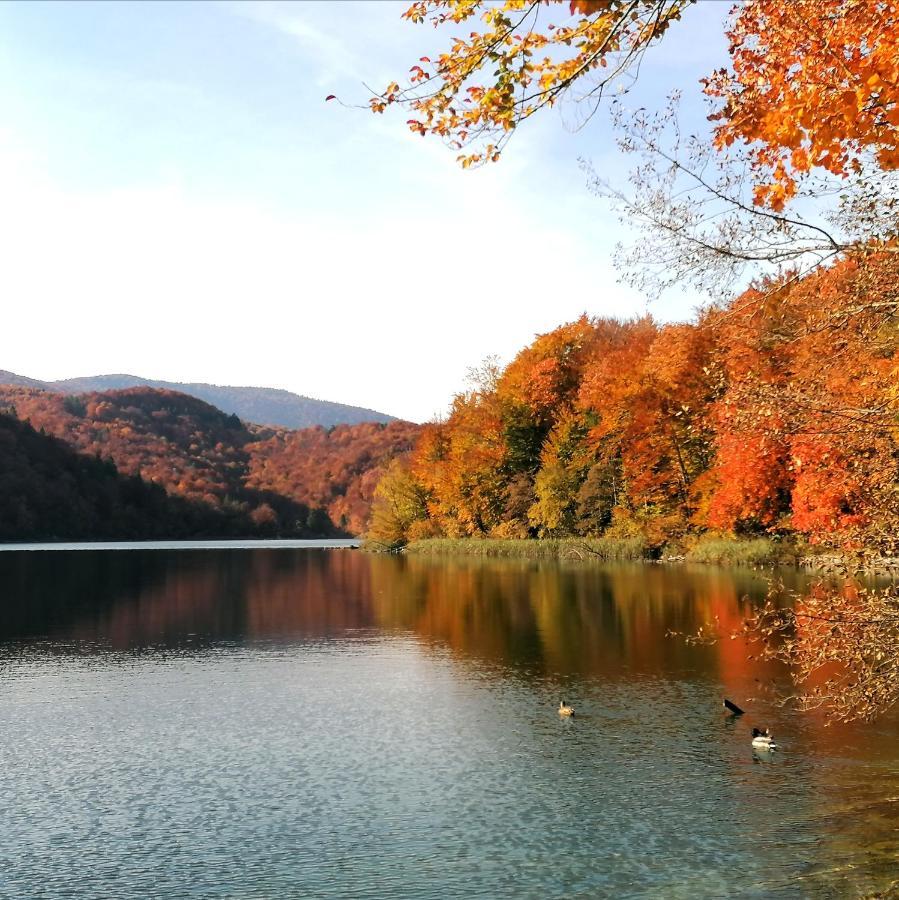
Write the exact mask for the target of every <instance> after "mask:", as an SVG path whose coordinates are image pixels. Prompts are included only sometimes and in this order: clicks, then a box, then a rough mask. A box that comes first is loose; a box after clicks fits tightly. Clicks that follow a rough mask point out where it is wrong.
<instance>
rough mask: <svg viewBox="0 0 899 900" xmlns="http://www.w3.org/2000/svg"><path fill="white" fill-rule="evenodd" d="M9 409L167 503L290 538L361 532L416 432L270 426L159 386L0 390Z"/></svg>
mask: <svg viewBox="0 0 899 900" xmlns="http://www.w3.org/2000/svg"><path fill="white" fill-rule="evenodd" d="M3 410H5V411H7V412H10V413H13V414H15V415H16V416H17V417H18V418H20V419H22V420H25V421H28V422H29V423H30V424H31V425H33V426H34V427H35V428H38V429H42V430H44V431H45V432H46V433H48V434H51V435H53V436H55V437H57V438H59V439H61V440H63V441H65V442H66V443H67V444H68V445H69V446H70V447H71V448H72V449H74V450H76V451H78V452H80V453H82V454H86V455H90V456H97V457H100V458H101V459H107V460H111V461H112V462H113V463H114V464H115V466H116V467H117V469H118V470H119V471H121V472H123V473H124V474H126V475H137V476H141V477H142V478H143V479H145V480H147V481H149V482H152V483H154V484H158V485H160V486H161V487H162V488H164V489H165V491H166V492H167V493H168V494H169V495H170V496H177V497H183V498H185V499H187V500H190V501H193V502H199V503H203V504H205V505H206V506H208V507H210V508H212V509H215V510H219V511H222V512H227V511H237V512H240V513H242V514H246V515H249V516H250V517H251V519H252V521H253V522H254V523H255V525H256V526H258V527H264V528H267V529H268V530H269V531H270V532H272V533H277V534H282V535H285V536H286V535H288V534H295V533H296V532H297V531H298V530H301V531H304V532H307V533H313V534H316V535H327V534H341V533H343V534H346V533H350V534H353V533H359V532H360V531H361V530H362V528H363V527H364V525H365V522H366V520H367V518H368V512H369V509H370V505H371V500H372V497H373V492H374V487H375V485H376V483H377V481H378V479H379V477H380V475H381V473H382V471H383V469H384V467H385V466H386V464H387V462H388V461H389V460H390V459H392V458H393V457H394V456H395V455H397V454H401V453H404V452H406V451H408V449H409V448H410V447H411V446H412V443H413V441H414V439H415V436H416V435H417V433H418V426H416V425H410V424H409V423H407V422H391V423H389V424H386V425H381V424H378V423H363V424H360V425H343V426H338V427H337V428H334V429H331V430H330V431H327V430H325V429H323V428H312V429H304V430H302V431H287V430H284V429H272V428H264V427H261V426H258V425H252V424H245V423H243V422H241V420H240V419H239V418H238V417H237V416H236V415H234V414H230V415H229V414H226V413H224V412H223V411H222V410H219V409H217V408H215V407H214V406H212V405H210V404H208V403H206V402H204V401H202V400H199V399H197V398H195V397H190V396H188V395H186V394H181V393H177V392H175V391H168V390H160V389H155V388H129V389H126V390H119V391H106V392H94V393H88V394H82V395H64V394H61V393H58V392H54V391H47V390H39V389H37V388H33V387H13V386H0V411H3Z"/></svg>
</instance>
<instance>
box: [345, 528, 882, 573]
mask: <svg viewBox="0 0 899 900" xmlns="http://www.w3.org/2000/svg"><path fill="white" fill-rule="evenodd" d="M361 549H363V550H365V551H367V552H371V553H379V552H380V553H383V552H390V553H404V554H410V555H416V556H468V557H481V558H492V559H534V560H538V559H543V560H547V559H552V560H571V561H589V560H596V561H598V562H624V561H631V562H651V563H657V564H661V563H704V564H711V565H719V566H725V567H741V566H742V567H751V568H774V567H780V566H786V567H790V568H795V569H803V570H806V571H811V572H818V573H820V574H847V573H849V574H851V573H854V572H859V573H865V574H868V575H882V576H884V577H893V578H896V577H899V558H893V557H877V558H867V559H866V558H864V557H861V556H859V557H851V556H847V555H842V554H836V553H832V552H831V553H821V554H810V553H808V551H807V549H806V548H804V547H803V548H801V549H800V548H798V547H797V546H796V545H795V544H792V543H790V542H787V541H777V540H774V539H772V538H735V539H734V538H716V537H706V538H700V539H699V540H698V541H697V542H696V544H695V545H694V546H693V547H691V548H690V549H688V550H686V551H685V552H668V551H666V549H665V548H662V549H661V550H659V548H655V547H652V546H650V545H649V544H648V543H647V542H645V541H643V540H642V539H640V538H608V537H599V538H530V539H500V538H426V539H422V540H417V541H410V542H409V543H408V544H406V545H404V546H400V547H387V546H386V545H383V544H377V543H375V542H370V541H366V542H363V543H362V547H361Z"/></svg>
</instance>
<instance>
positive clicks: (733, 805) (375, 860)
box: [0, 548, 899, 898]
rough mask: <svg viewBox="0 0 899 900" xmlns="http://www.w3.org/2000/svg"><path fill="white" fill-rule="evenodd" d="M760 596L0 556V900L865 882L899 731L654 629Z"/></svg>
mask: <svg viewBox="0 0 899 900" xmlns="http://www.w3.org/2000/svg"><path fill="white" fill-rule="evenodd" d="M765 590H766V584H765V581H764V579H763V578H762V577H761V576H759V575H756V574H754V573H745V572H744V573H739V572H738V573H728V572H724V571H719V570H715V569H712V568H691V567H684V566H660V565H615V566H600V565H595V564H580V565H578V564H561V565H560V564H552V563H545V562H541V563H534V562H517V561H483V560H471V561H468V560H461V561H460V560H455V561H445V560H428V559H416V558H405V557H399V558H397V557H385V556H371V555H367V554H364V553H361V552H359V551H354V550H349V549H327V550H325V549H321V550H311V549H285V548H279V549H244V550H234V549H229V550H211V549H205V550H181V551H178V552H173V551H169V550H154V551H148V550H131V551H128V552H109V551H85V552H79V553H71V552H55V553H40V552H9V553H0V678H2V681H0V734H2V735H3V739H2V743H0V747H2V757H0V822H2V827H0V896H3V897H10V898H23V897H48V898H56V897H90V898H107V897H108V898H126V897H234V898H255V897H260V898H261V897H265V898H273V897H346V898H363V897H378V898H381V897H428V898H430V897H433V898H444V897H533V898H552V897H572V898H575V897H578V898H581V897H582V898H593V897H615V898H624V897H665V898H668V897H671V898H679V897H683V898H696V897H728V896H738V897H765V898H767V897H791V898H792V897H824V898H828V897H858V896H864V895H865V894H867V893H870V892H873V891H876V890H882V889H884V888H885V887H886V886H888V885H889V884H891V883H892V881H893V880H894V879H899V856H897V850H899V746H897V742H896V734H897V727H896V726H897V721H896V719H895V718H890V719H887V720H884V721H881V722H880V723H878V724H877V725H874V726H852V727H850V726H832V727H830V728H826V727H825V726H824V721H823V719H822V718H820V717H818V716H816V715H800V714H795V713H791V712H790V711H789V710H788V709H786V708H782V707H780V706H778V705H777V704H776V702H775V689H778V688H780V689H783V688H784V687H785V686H786V685H787V683H788V682H787V681H786V673H784V672H783V671H780V670H778V669H776V668H772V667H771V666H770V665H764V666H763V665H761V664H758V663H755V662H753V661H751V660H747V650H746V648H745V647H744V646H742V645H741V644H740V643H739V642H737V641H726V642H724V643H723V644H720V645H717V646H714V647H708V646H697V647H691V646H688V645H685V644H684V643H683V642H682V641H680V640H678V639H674V638H671V637H666V632H667V631H669V630H670V629H679V630H691V629H694V628H696V627H698V626H699V625H700V624H701V623H702V622H704V621H707V620H708V619H710V618H712V617H714V616H716V615H717V616H718V617H719V618H720V619H721V621H722V622H723V623H725V625H727V624H728V623H732V624H734V625H736V624H737V622H738V621H739V620H740V617H741V616H742V615H743V614H744V613H745V612H746V611H747V610H748V609H749V605H750V603H751V602H752V601H753V599H758V598H760V597H761V596H763V595H764V593H765ZM724 696H728V697H731V698H733V699H734V700H737V701H738V702H740V703H741V705H745V706H746V708H747V709H748V710H749V712H748V713H747V715H746V716H745V717H743V718H742V719H740V720H736V721H735V720H733V719H731V718H729V717H727V716H725V715H724V714H723V711H722V709H721V701H722V698H723V697H724ZM560 698H565V699H567V700H569V701H570V702H571V703H572V704H573V705H574V706H575V707H576V708H577V712H578V716H577V718H575V719H574V720H562V719H560V718H559V716H558V715H557V714H556V712H555V707H556V706H557V705H558V702H559V699H560ZM757 723H760V724H767V725H770V726H771V728H772V730H773V731H774V733H775V735H776V736H777V738H778V741H779V743H781V745H782V747H783V750H782V752H781V753H780V754H776V755H774V756H773V758H771V759H762V758H760V757H758V756H756V755H754V754H753V752H752V749H751V747H750V729H751V727H752V725H753V724H757Z"/></svg>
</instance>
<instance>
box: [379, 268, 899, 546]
mask: <svg viewBox="0 0 899 900" xmlns="http://www.w3.org/2000/svg"><path fill="white" fill-rule="evenodd" d="M897 279H899V257H897V255H896V254H895V253H880V254H875V255H872V256H870V257H868V258H866V259H865V260H864V264H860V263H859V262H858V261H857V260H855V259H848V258H845V259H842V260H840V261H838V262H836V263H834V264H833V265H830V266H826V267H821V268H819V269H817V270H816V271H815V272H813V273H812V274H809V275H807V276H805V277H801V278H792V277H783V278H781V279H780V280H777V281H763V282H760V283H758V284H756V285H755V286H753V287H752V288H750V289H749V290H746V291H744V292H743V293H741V294H740V295H739V296H737V297H735V298H733V299H731V300H729V301H726V302H722V303H718V304H711V305H710V306H709V307H708V308H706V309H705V310H704V311H703V312H702V313H701V314H700V315H699V316H698V317H697V318H696V319H695V321H692V322H689V323H677V324H659V323H657V322H655V321H653V320H652V319H651V318H649V317H646V318H641V319H636V320H631V321H617V320H614V319H607V318H590V317H588V316H586V315H585V316H583V317H581V318H580V319H578V320H577V321H575V322H570V323H567V324H565V325H562V326H560V327H559V328H557V329H555V330H554V331H551V332H549V333H548V334H543V335H540V336H538V337H537V338H536V340H535V341H534V342H533V343H532V344H531V345H530V346H528V347H526V348H525V349H524V350H522V351H521V352H520V353H519V354H518V355H517V356H516V357H515V359H514V360H513V361H512V362H511V363H510V364H509V365H508V366H506V367H505V368H499V367H496V366H491V365H487V366H485V367H484V368H483V369H482V370H481V371H480V373H479V376H478V379H477V380H478V383H477V384H475V385H474V386H473V388H472V389H471V390H469V391H467V392H464V393H461V394H459V395H458V396H457V397H456V398H455V400H454V402H453V405H452V409H451V412H450V414H449V416H448V417H447V418H446V420H445V421H442V422H437V423H434V424H430V425H428V426H426V427H425V428H424V430H423V431H422V433H421V435H420V436H419V438H418V441H417V442H416V445H415V449H414V451H413V452H412V454H411V455H410V456H409V457H408V459H407V460H406V461H400V460H398V461H396V462H395V463H394V464H393V465H392V466H391V467H390V468H389V470H388V471H387V473H386V474H385V476H384V478H383V479H382V481H381V482H380V484H379V486H378V489H377V494H378V497H377V500H376V506H375V510H374V518H373V523H372V530H371V533H372V536H373V537H374V538H375V539H377V540H380V541H383V542H386V543H391V544H397V543H404V542H406V541H408V540H415V539H418V538H427V537H441V536H445V537H493V538H528V537H552V538H556V537H563V536H567V535H583V536H594V535H602V534H604V535H607V536H610V537H619V538H633V537H640V538H642V539H643V540H645V541H646V542H647V543H648V544H650V545H651V546H654V547H657V548H661V547H663V546H667V547H669V548H673V549H675V550H676V551H680V550H682V549H683V547H684V546H685V545H689V543H690V542H691V541H693V540H695V537H696V535H698V534H700V533H704V532H715V533H720V534H724V535H773V536H779V537H783V538H787V537H789V538H793V539H795V540H800V541H802V542H807V543H808V544H810V545H819V546H826V547H836V548H840V549H843V550H853V549H863V548H865V547H867V546H876V547H877V548H878V549H879V550H881V551H882V552H895V550H896V547H895V541H896V536H897V533H899V527H897V526H899V503H897V495H896V485H897V483H899V445H897V440H896V437H897V435H896V429H895V403H896V400H897V390H899V380H897V374H899V356H897V347H899V325H897V320H896V317H895V315H894V294H895V284H896V282H897Z"/></svg>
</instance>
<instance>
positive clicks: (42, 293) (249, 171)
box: [0, 0, 730, 422]
mask: <svg viewBox="0 0 899 900" xmlns="http://www.w3.org/2000/svg"><path fill="white" fill-rule="evenodd" d="M405 5H406V4H404V3H393V2H386V0H385V2H361V3H351V2H340V3H336V2H334V3H329V2H265V0H255V2H249V3H243V2H198V3H191V2H184V3H181V2H170V3H142V2H135V3H126V2H96V3H79V2H69V3H56V2H50V3H41V2H33V0H28V2H7V3H2V4H0V248H2V250H0V296H2V297H3V306H2V310H3V318H2V324H0V369H7V370H10V371H13V372H16V373H18V374H20V375H27V376H30V377H32V378H39V379H42V380H55V379H59V378H68V377H76V376H83V375H95V374H107V373H129V374H134V375H140V376H144V377H147V378H155V379H163V380H169V381H182V382H189V381H202V382H212V383H216V384H236V385H258V386H265V387H278V388H285V389H287V390H290V391H294V392H296V393H299V394H304V395H306V396H312V397H317V398H320V399H326V400H333V401H338V402H343V403H350V404H353V405H358V406H365V407H369V408H372V409H377V410H380V411H383V412H387V413H391V414H393V415H396V416H400V417H403V418H407V419H410V420H412V421H419V422H420V421H426V420H429V419H432V418H434V417H437V416H441V415H443V414H445V412H446V410H447V408H448V406H449V403H450V401H451V398H452V396H453V395H454V394H455V393H457V392H458V391H460V390H463V389H465V388H466V386H467V385H466V375H467V372H468V370H469V369H470V368H473V367H476V366H478V365H479V364H480V363H482V361H483V360H484V359H485V358H487V357H489V356H496V357H498V358H499V360H500V361H502V362H506V361H508V360H510V359H511V358H512V357H513V356H514V355H515V353H516V352H517V351H518V350H520V349H521V348H522V347H524V346H525V345H526V344H527V343H529V342H530V341H531V340H532V339H533V337H534V335H536V334H540V333H543V332H546V331H549V330H550V329H552V328H554V327H555V326H557V325H559V324H561V323H563V322H566V321H571V320H572V319H574V318H576V317H577V316H579V315H580V314H581V313H583V312H586V313H588V314H589V315H603V316H622V317H627V316H632V315H637V314H642V313H645V312H650V313H652V314H653V315H654V316H655V317H656V318H658V319H659V320H662V321H670V320H676V319H686V318H689V317H690V315H691V314H692V310H693V309H694V308H695V307H696V305H697V304H698V303H699V302H700V301H701V300H702V298H699V297H697V296H694V295H691V294H689V293H678V292H675V293H673V294H671V295H668V296H663V297H661V298H658V299H655V300H652V301H647V299H646V298H644V297H641V296H639V295H638V294H637V293H636V292H635V291H634V290H633V289H631V288H629V287H627V286H625V285H624V284H622V283H620V281H619V277H620V276H619V274H618V273H617V272H616V270H615V267H614V264H613V256H614V248H615V244H616V242H617V241H618V240H619V239H621V238H622V237H626V236H627V226H626V224H622V223H620V222H619V221H618V218H617V216H616V214H615V213H614V212H612V211H611V210H610V209H609V208H608V207H607V206H606V204H605V203H604V201H602V200H601V199H599V198H597V197H595V196H593V195H591V193H590V192H589V191H588V190H587V186H586V178H585V175H584V173H583V172H582V170H581V168H580V166H579V163H578V160H579V158H584V159H588V160H591V161H592V163H593V164H594V166H595V168H596V169H597V170H598V171H600V172H602V173H603V174H604V175H606V176H607V177H610V178H612V179H617V178H620V179H624V178H625V176H626V173H627V168H628V161H627V160H625V159H622V158H621V156H620V154H619V153H618V151H617V150H616V148H615V145H614V139H613V135H612V133H611V130H610V127H609V124H608V118H607V116H605V115H603V114H600V115H598V116H596V117H595V118H594V119H593V120H592V121H591V122H590V123H588V124H587V126H585V127H584V128H582V129H580V130H576V129H574V128H573V127H572V124H571V123H572V120H573V115H572V111H571V110H570V109H565V108H563V109H561V110H550V111H548V112H547V113H545V114H543V115H541V116H538V117H534V118H533V119H532V120H530V121H529V122H527V123H526V125H525V126H524V127H522V128H521V129H520V130H519V132H517V133H516V135H515V137H514V140H513V141H512V142H511V143H510V144H509V147H508V149H507V151H506V154H505V156H504V157H503V159H502V161H501V162H500V163H498V164H494V165H490V166H486V167H483V168H480V169H477V170H465V171H463V170H461V169H460V168H459V166H458V164H457V163H456V162H455V153H454V152H453V151H451V150H449V149H447V148H446V147H445V146H444V145H443V144H441V143H440V141H438V140H437V139H434V138H421V137H418V136H416V135H413V134H411V133H410V132H409V131H408V129H407V128H406V125H405V119H406V118H408V116H407V115H405V114H404V111H403V110H401V109H395V110H388V111H387V113H386V114H384V115H383V116H375V115H372V114H371V113H369V112H367V111H366V110H364V109H357V108H347V107H344V106H340V105H338V104H336V103H334V102H330V103H326V102H325V97H326V95H328V94H337V95H338V96H339V97H340V98H341V100H344V101H345V102H347V103H349V104H353V103H360V104H364V103H365V102H366V100H367V98H368V96H369V93H368V91H367V90H366V88H365V84H368V85H371V86H376V87H383V86H384V85H386V84H387V83H388V82H389V81H392V80H398V81H402V80H403V78H402V76H403V73H406V72H408V70H409V68H410V66H412V65H413V64H414V63H415V62H416V61H417V60H418V58H419V57H420V56H422V55H425V54H426V53H428V52H432V51H434V50H437V49H439V48H440V47H442V46H443V45H444V43H445V41H446V40H447V38H446V36H445V35H441V33H440V32H435V31H434V30H433V29H431V28H430V27H423V26H416V25H413V24H410V23H407V22H405V21H403V20H402V19H401V18H400V14H401V13H402V10H403V9H404V8H405ZM729 6H730V4H729V3H724V2H714V0H705V2H701V3H700V4H699V5H698V6H696V7H695V8H693V9H691V10H690V11H688V13H687V14H686V15H685V17H684V20H683V21H682V22H681V23H678V24H677V25H676V26H675V27H673V28H672V30H671V31H670V32H669V34H668V35H666V37H665V39H664V41H663V42H662V43H661V44H659V45H658V46H657V47H656V48H654V49H653V50H652V51H651V52H650V53H649V54H647V56H646V58H645V61H644V65H643V67H642V70H641V73H640V79H639V81H638V83H637V85H636V87H635V88H634V90H633V91H632V92H631V93H629V94H628V95H627V97H626V98H624V102H626V103H627V104H629V105H633V106H635V107H636V106H640V105H644V106H647V107H659V106H661V105H662V104H663V103H664V100H665V97H666V95H667V94H668V93H669V92H670V91H671V90H673V89H678V88H679V89H681V90H682V91H683V97H684V100H683V106H682V114H683V117H684V122H685V125H686V126H687V127H688V128H690V129H691V130H694V131H702V130H703V129H706V128H707V123H706V122H705V110H704V105H703V103H702V102H701V97H700V90H699V85H698V79H699V78H700V77H701V76H703V75H705V74H708V73H710V72H711V71H712V70H713V69H714V68H716V67H720V66H722V65H724V64H725V63H726V60H727V47H726V40H725V38H724V35H723V26H722V23H723V21H724V19H725V17H726V14H727V12H728V9H729Z"/></svg>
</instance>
